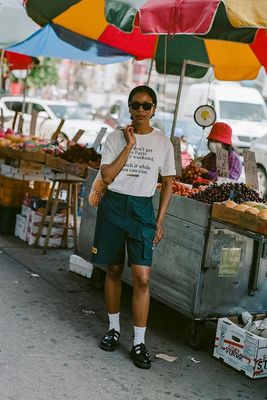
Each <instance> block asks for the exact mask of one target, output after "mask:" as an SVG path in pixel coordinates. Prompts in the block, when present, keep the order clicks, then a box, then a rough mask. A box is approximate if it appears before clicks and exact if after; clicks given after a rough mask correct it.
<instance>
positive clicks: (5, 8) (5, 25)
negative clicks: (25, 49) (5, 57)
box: [0, 0, 40, 48]
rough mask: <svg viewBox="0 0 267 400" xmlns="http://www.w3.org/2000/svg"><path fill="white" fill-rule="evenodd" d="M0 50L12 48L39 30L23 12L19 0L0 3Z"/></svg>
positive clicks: (4, 0) (2, 0) (6, 0)
mask: <svg viewBox="0 0 267 400" xmlns="http://www.w3.org/2000/svg"><path fill="white" fill-rule="evenodd" d="M0 26H1V35H0V48H4V47H8V46H12V45H13V44H15V43H18V42H20V41H21V40H24V39H26V38H27V37H28V36H30V35H31V34H33V33H34V32H36V31H37V30H38V29H40V26H39V25H37V24H36V23H35V22H34V21H33V20H32V19H31V18H30V17H29V16H28V15H27V14H26V12H25V9H24V7H23V5H22V1H21V0H1V1H0Z"/></svg>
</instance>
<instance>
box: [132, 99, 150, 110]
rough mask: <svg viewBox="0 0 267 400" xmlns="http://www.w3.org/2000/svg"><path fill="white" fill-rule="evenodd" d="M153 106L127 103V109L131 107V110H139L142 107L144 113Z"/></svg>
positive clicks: (137, 102) (134, 102) (136, 102)
mask: <svg viewBox="0 0 267 400" xmlns="http://www.w3.org/2000/svg"><path fill="white" fill-rule="evenodd" d="M154 105H155V104H154V103H139V101H133V102H131V103H129V107H131V108H132V109H133V110H139V108H140V107H142V108H143V110H145V111H149V110H151V108H152V107H153V106H154Z"/></svg>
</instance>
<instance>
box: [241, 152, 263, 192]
mask: <svg viewBox="0 0 267 400" xmlns="http://www.w3.org/2000/svg"><path fill="white" fill-rule="evenodd" d="M243 157H244V168H245V177H246V185H247V186H248V187H250V188H252V189H256V190H258V188H259V183H258V173H257V164H256V158H255V153H254V151H251V150H244V151H243Z"/></svg>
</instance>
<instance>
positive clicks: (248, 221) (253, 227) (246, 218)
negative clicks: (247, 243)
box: [211, 203, 267, 236]
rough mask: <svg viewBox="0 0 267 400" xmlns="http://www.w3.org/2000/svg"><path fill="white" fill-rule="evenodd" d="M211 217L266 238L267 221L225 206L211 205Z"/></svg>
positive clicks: (219, 204)
mask: <svg viewBox="0 0 267 400" xmlns="http://www.w3.org/2000/svg"><path fill="white" fill-rule="evenodd" d="M211 217H212V218H215V219H218V220H221V221H224V222H229V223H230V224H233V225H237V226H240V227H241V228H244V229H247V230H249V231H252V232H256V233H260V234H262V235H265V236H267V220H265V219H263V218H260V217H257V216H256V215H252V214H247V213H245V212H242V211H239V210H235V209H234V208H230V207H226V206H225V204H221V203H213V205H212V211H211Z"/></svg>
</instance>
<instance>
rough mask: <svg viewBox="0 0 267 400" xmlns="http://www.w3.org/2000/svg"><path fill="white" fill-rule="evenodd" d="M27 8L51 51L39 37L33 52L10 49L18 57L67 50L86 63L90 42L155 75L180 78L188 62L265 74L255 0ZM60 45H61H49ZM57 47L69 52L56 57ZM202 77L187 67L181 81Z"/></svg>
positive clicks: (39, 3)
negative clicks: (144, 64)
mask: <svg viewBox="0 0 267 400" xmlns="http://www.w3.org/2000/svg"><path fill="white" fill-rule="evenodd" d="M26 7H27V12H28V14H29V16H30V17H31V18H33V19H34V20H35V21H36V22H37V23H38V24H39V25H41V26H44V27H45V28H44V29H46V32H45V33H43V36H42V37H43V41H44V40H45V36H46V35H48V34H49V35H51V36H52V39H50V46H49V47H50V48H49V51H48V49H46V50H44V47H43V48H42V49H40V46H41V42H42V41H40V40H39V39H36V37H37V34H36V36H35V43H34V48H35V50H34V52H33V49H32V47H31V43H32V42H31V40H32V39H34V38H33V37H31V38H29V39H28V41H25V42H24V43H22V44H19V45H18V46H16V47H15V48H13V50H14V51H17V52H25V54H31V55H35V56H38V55H42V54H43V55H50V56H58V57H62V56H63V57H64V58H72V57H74V56H73V55H72V54H71V52H70V47H69V46H72V50H73V48H77V49H79V50H80V51H82V53H81V54H80V56H79V57H82V56H84V57H86V54H85V53H86V51H85V50H86V49H87V50H88V47H89V48H90V47H91V46H92V43H94V48H95V56H98V55H99V53H100V54H102V50H101V47H102V46H103V45H104V46H108V47H105V48H103V47H102V49H105V50H106V53H107V50H108V49H109V50H110V54H112V57H113V61H114V56H115V55H118V54H116V50H117V51H118V50H120V51H121V53H120V54H119V56H122V55H123V54H124V55H125V56H126V55H129V54H130V55H131V56H133V57H135V58H136V59H145V58H154V57H155V60H156V68H157V70H158V72H166V73H170V74H180V73H181V68H182V63H183V60H185V59H187V60H193V61H198V62H204V63H209V64H212V65H214V73H215V76H216V78H217V79H222V80H241V79H254V78H255V77H256V76H257V74H258V71H259V68H260V67H261V65H263V66H264V67H265V68H267V56H266V55H265V48H266V40H267V39H266V35H265V31H264V30H260V29H259V28H265V27H266V25H267V22H266V21H267V3H266V2H265V4H262V1H260V0H253V2H252V1H251V0H224V1H223V2H222V1H220V0H176V1H174V0H149V1H145V0H124V1H120V0H106V1H104V0H57V1H56V2H55V1H54V0H28V1H27V4H26ZM104 10H105V11H106V17H105V13H104ZM166 21H167V22H166ZM114 25H116V26H114ZM122 30H124V31H122ZM48 31H49V32H48ZM143 32H145V33H146V34H144V33H143ZM166 34H167V35H168V36H166ZM185 34H186V35H185ZM38 35H39V33H38ZM166 37H168V39H166ZM58 39H59V40H61V42H58V43H59V46H55V45H53V42H54V43H56V42H57V41H58ZM62 42H65V43H66V44H67V45H68V46H65V47H64V49H63V47H62V51H61V52H60V48H61V45H62ZM53 47H57V50H56V51H55V53H56V54H57V55H54V54H52V53H53ZM29 48H31V50H30V53H29V50H28V49H29ZM61 53H63V54H61ZM104 53H105V51H104ZM106 53H105V54H106ZM112 57H110V59H111V60H112ZM95 58H96V61H95V62H98V61H97V57H95ZM76 59H77V58H76ZM78 59H81V58H78ZM105 62H106V60H105ZM206 71H207V69H206V68H200V67H195V66H189V67H188V68H187V70H186V75H187V76H193V77H201V76H203V75H204V74H205V73H206Z"/></svg>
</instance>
